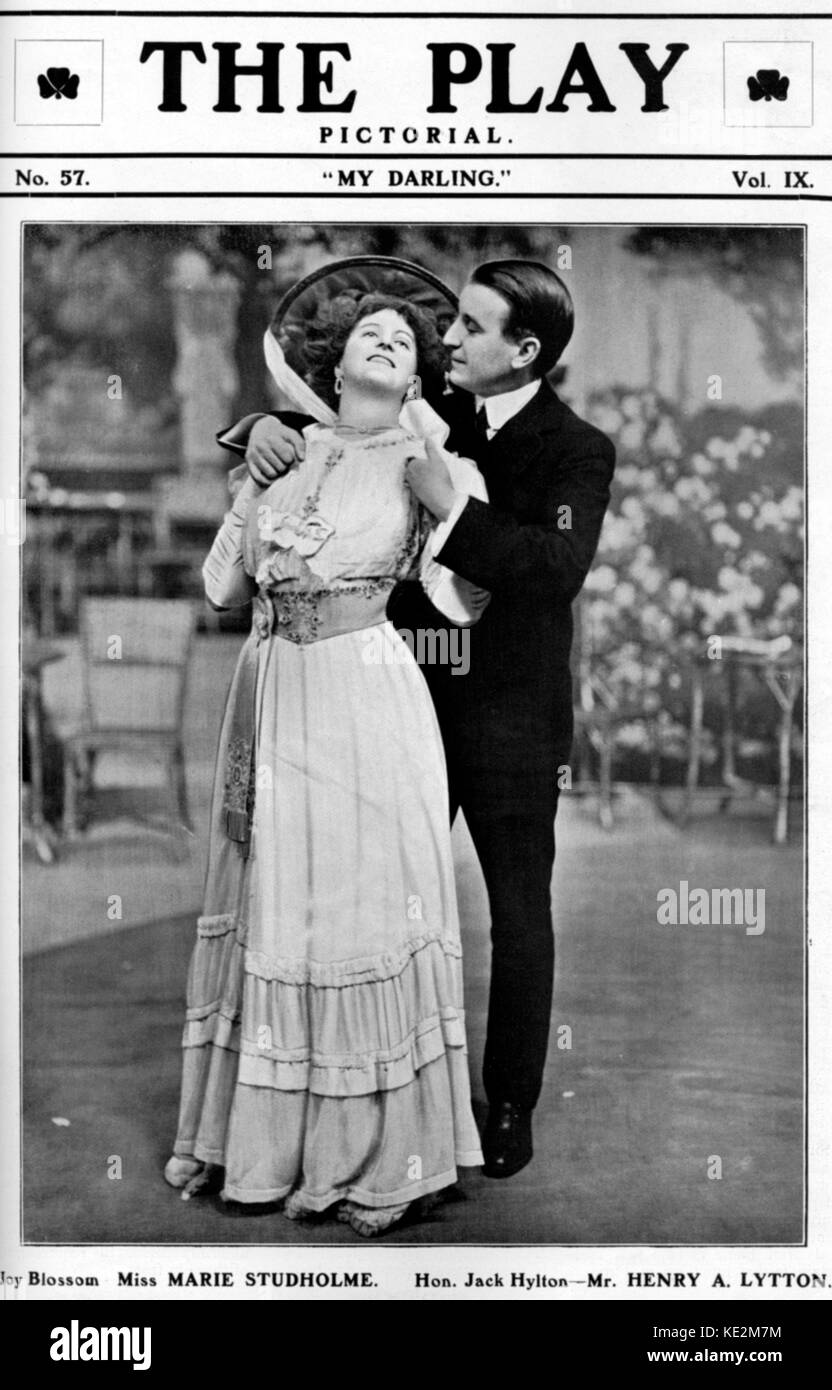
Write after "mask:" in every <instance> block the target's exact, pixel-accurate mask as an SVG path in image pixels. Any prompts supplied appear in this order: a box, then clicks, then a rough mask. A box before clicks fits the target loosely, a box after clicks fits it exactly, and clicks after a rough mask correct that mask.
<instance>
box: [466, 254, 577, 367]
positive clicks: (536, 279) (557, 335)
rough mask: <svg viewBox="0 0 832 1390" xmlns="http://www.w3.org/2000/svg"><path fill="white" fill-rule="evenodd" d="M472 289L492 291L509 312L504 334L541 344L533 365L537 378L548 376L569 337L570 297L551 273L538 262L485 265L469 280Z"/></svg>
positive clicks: (571, 323)
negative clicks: (479, 286) (479, 288)
mask: <svg viewBox="0 0 832 1390" xmlns="http://www.w3.org/2000/svg"><path fill="white" fill-rule="evenodd" d="M471 282H472V284H475V285H485V286H486V287H487V288H488V289H490V290H495V291H496V293H497V294H499V295H501V296H502V298H503V299H504V300H505V301H506V303H507V304H508V308H509V313H508V318H507V319H506V322H505V325H504V328H503V334H504V336H505V337H506V338H511V339H513V340H515V341H516V342H520V340H521V339H522V338H525V337H527V336H528V335H529V334H531V336H532V337H534V338H537V339H538V341H539V343H540V352H539V353H538V355H537V357H536V358H535V361H534V363H533V371H534V373H535V375H536V376H545V375H546V373H547V372H550V371H551V370H552V368H553V367H554V365H555V363H556V362H557V360H558V358H559V357H560V355H561V353H562V352H563V350H564V348H565V347H566V345H567V343H568V342H569V339H570V338H571V337H572V329H573V328H574V326H575V310H574V307H573V304H572V296H571V294H570V293H569V291H568V289H567V288H566V286H565V284H564V283H563V281H562V280H561V278H560V276H559V275H556V274H555V272H554V271H553V270H550V269H549V267H548V266H547V265H541V264H540V262H539V261H487V262H486V264H485V265H480V266H477V269H476V270H475V271H474V273H473V275H472V276H471Z"/></svg>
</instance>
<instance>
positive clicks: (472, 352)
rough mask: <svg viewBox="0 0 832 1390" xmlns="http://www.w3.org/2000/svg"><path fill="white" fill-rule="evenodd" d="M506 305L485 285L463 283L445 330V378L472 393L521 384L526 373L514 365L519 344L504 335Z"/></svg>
mask: <svg viewBox="0 0 832 1390" xmlns="http://www.w3.org/2000/svg"><path fill="white" fill-rule="evenodd" d="M508 316H509V306H508V304H507V303H506V301H505V300H504V299H503V296H502V295H501V294H498V293H497V291H496V290H492V289H490V288H489V287H488V285H477V284H470V285H466V286H465V288H464V290H463V291H462V294H461V295H460V296H459V312H458V314H457V317H456V318H455V319H454V322H453V323H452V324H451V326H450V328H449V329H448V331H447V333H446V334H445V338H444V342H445V345H446V347H449V348H450V349H451V370H450V372H449V373H448V379H449V381H450V382H451V384H452V385H453V386H458V387H459V388H460V389H461V390H463V391H470V392H471V394H472V395H474V396H497V395H499V394H500V393H501V392H502V391H513V390H514V389H515V388H516V387H518V386H522V385H523V384H524V382H525V380H526V374H525V373H524V372H523V371H522V370H520V371H518V369H517V366H516V365H515V366H513V365H512V364H513V363H515V362H516V358H517V354H518V344H517V343H516V342H515V341H514V340H512V339H511V338H506V337H504V336H503V328H504V326H505V323H506V320H507V319H508Z"/></svg>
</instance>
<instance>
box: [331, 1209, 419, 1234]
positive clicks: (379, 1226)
mask: <svg viewBox="0 0 832 1390" xmlns="http://www.w3.org/2000/svg"><path fill="white" fill-rule="evenodd" d="M410 1205H411V1204H410V1202H405V1203H404V1206H401V1207H361V1206H359V1205H358V1203H357V1202H342V1203H341V1205H340V1206H339V1208H338V1220H339V1221H343V1222H345V1223H346V1224H347V1225H349V1226H351V1227H352V1229H353V1230H354V1231H355V1233H356V1235H358V1236H365V1237H366V1238H367V1239H372V1237H373V1236H383V1235H384V1233H385V1231H389V1230H390V1227H391V1226H395V1224H396V1222H397V1221H401V1219H402V1217H403V1216H404V1214H405V1212H406V1211H407V1209H408V1207H409V1206H410Z"/></svg>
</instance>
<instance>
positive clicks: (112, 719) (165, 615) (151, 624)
mask: <svg viewBox="0 0 832 1390" xmlns="http://www.w3.org/2000/svg"><path fill="white" fill-rule="evenodd" d="M80 621H81V642H82V653H83V674H84V702H85V715H84V720H83V723H82V724H81V726H80V727H79V728H77V729H75V730H73V731H72V732H70V733H68V734H67V735H66V736H65V738H64V772H65V793H64V817H63V829H64V835H65V837H66V838H67V839H72V838H73V837H75V836H77V834H78V831H79V830H80V829H81V828H82V824H83V825H84V826H85V825H86V824H87V822H88V820H89V818H90V815H91V813H92V809H93V802H94V800H95V795H94V793H95V786H94V770H95V759H96V756H97V755H98V754H99V753H102V752H112V751H117V752H121V753H127V754H130V755H133V756H134V757H137V758H142V759H143V758H145V757H146V756H147V755H150V757H151V758H152V759H154V760H162V761H163V762H164V765H165V770H166V774H167V779H168V786H169V789H170V794H171V800H172V802H173V805H174V807H175V817H172V818H171V819H170V820H169V821H168V823H167V828H168V829H169V830H171V831H173V832H176V833H179V832H180V831H181V830H185V831H186V832H190V831H191V828H192V827H191V820H190V815H189V812H188V801H187V787H186V781H185V752H184V746H183V738H182V726H183V716H184V702H185V681H186V675H187V669H188V662H189V658H190V654H191V647H192V643H193V635H194V630H195V626H196V606H195V605H194V604H193V603H192V602H191V601H190V600H189V599H145V598H92V597H87V598H84V599H83V600H82V603H81V611H80ZM131 818H133V819H136V820H139V821H141V822H144V823H147V824H151V825H153V824H155V821H153V820H150V819H149V818H148V817H147V816H146V815H144V814H138V813H136V814H135V815H133V814H132V813H131Z"/></svg>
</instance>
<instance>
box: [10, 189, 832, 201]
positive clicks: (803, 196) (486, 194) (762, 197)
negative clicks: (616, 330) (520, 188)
mask: <svg viewBox="0 0 832 1390" xmlns="http://www.w3.org/2000/svg"><path fill="white" fill-rule="evenodd" d="M0 198H64V199H66V198H68V199H70V200H74V199H76V198H214V199H217V198H253V199H258V200H260V201H262V200H263V199H264V198H306V199H307V200H312V199H315V198H336V199H337V198H390V199H391V201H393V202H398V203H404V202H408V201H410V200H411V199H414V198H422V199H428V200H431V199H432V200H433V201H434V202H436V201H437V199H438V200H440V201H441V199H443V198H514V199H515V200H516V199H520V198H548V199H549V200H550V201H551V200H554V199H557V198H561V199H563V198H584V199H586V198H630V199H634V200H635V199H648V198H649V199H655V198H658V199H662V198H664V199H670V200H671V201H672V200H685V199H686V200H688V201H690V202H696V201H697V200H699V201H711V202H713V201H719V202H740V203H763V202H769V203H770V202H775V203H778V202H786V203H832V193H830V194H826V193H642V192H641V191H636V192H633V193H608V192H607V190H606V189H603V190H602V191H596V192H594V193H592V192H589V193H559V192H557V191H556V190H555V191H553V192H552V193H495V192H494V190H493V188H488V189H484V190H483V191H482V192H480V193H444V192H443V193H391V192H390V191H389V190H387V191H385V192H384V193H370V192H366V191H363V190H362V192H360V193H330V192H325V193H316V192H310V190H309V189H308V188H306V189H303V191H302V192H291V193H286V192H284V191H283V190H282V189H277V190H275V191H274V192H271V193H264V192H263V190H262V189H258V190H257V191H256V192H254V193H218V192H217V190H216V189H215V188H209V189H207V190H205V191H204V192H202V193H183V192H176V193H142V192H135V193H125V192H124V191H123V190H119V192H117V193H107V192H105V193H79V192H75V191H74V190H73V191H70V190H69V189H66V190H63V191H60V192H59V191H57V190H56V191H55V192H54V193H30V192H29V191H28V190H27V191H24V192H20V193H0Z"/></svg>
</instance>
